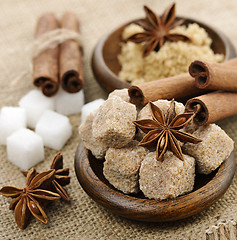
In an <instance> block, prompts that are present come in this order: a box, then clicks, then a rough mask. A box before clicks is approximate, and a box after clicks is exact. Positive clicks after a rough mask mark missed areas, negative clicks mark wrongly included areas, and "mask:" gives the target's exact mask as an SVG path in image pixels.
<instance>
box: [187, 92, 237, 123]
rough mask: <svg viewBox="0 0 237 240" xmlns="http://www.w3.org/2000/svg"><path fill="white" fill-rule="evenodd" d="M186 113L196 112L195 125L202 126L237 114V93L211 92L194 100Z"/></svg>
mask: <svg viewBox="0 0 237 240" xmlns="http://www.w3.org/2000/svg"><path fill="white" fill-rule="evenodd" d="M185 110H186V111H195V112H196V115H195V117H194V119H193V121H194V123H195V124H197V125H199V126H201V125H206V124H208V123H214V122H216V121H218V120H221V119H224V118H227V117H230V116H233V115H235V114H237V93H231V92H211V93H208V94H204V95H201V96H198V97H195V98H192V99H189V100H188V101H187V103H186V105H185Z"/></svg>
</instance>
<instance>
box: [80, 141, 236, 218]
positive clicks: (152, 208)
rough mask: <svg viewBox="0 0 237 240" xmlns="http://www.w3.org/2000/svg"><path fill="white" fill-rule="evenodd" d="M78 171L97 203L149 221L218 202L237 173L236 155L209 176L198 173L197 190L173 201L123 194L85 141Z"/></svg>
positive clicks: (186, 213)
mask: <svg viewBox="0 0 237 240" xmlns="http://www.w3.org/2000/svg"><path fill="white" fill-rule="evenodd" d="M75 171H76V175H77V178H78V181H79V183H80V184H81V186H82V188H83V189H84V191H85V192H86V193H87V194H88V195H89V196H90V197H91V198H92V199H93V200H94V201H96V202H97V203H99V204H101V205H102V206H104V207H105V208H107V209H109V210H110V211H112V212H113V213H116V214H118V215H120V216H123V217H125V218H128V219H132V220H137V221H146V222H166V221H174V220H179V219H183V218H187V217H190V216H192V215H195V214H197V213H199V212H201V211H203V210H204V209H206V208H208V207H209V206H211V205H212V204H213V203H215V202H216V201H217V200H218V199H219V198H220V197H221V196H222V195H223V194H224V193H225V192H226V190H227V189H228V187H229V185H230V184H231V181H232V179H233V177H234V173H235V159H234V154H233V153H231V155H230V156H229V157H228V158H227V159H226V160H225V161H224V162H223V163H222V164H221V166H220V167H219V168H218V169H217V170H216V171H214V172H212V173H211V174H209V175H198V174H197V175H196V178H195V186H194V190H193V191H192V192H191V193H188V194H185V195H183V196H179V197H177V198H175V199H172V200H164V201H157V200H151V199H147V198H145V197H144V196H143V194H142V193H138V194H130V195H127V194H124V193H122V192H121V191H119V190H116V189H115V188H114V187H113V186H112V185H111V184H109V182H108V181H107V180H106V179H105V177H104V175H103V161H102V160H98V159H96V158H95V157H94V156H93V155H92V154H91V152H90V151H88V150H87V149H85V147H84V144H83V143H80V144H79V145H78V148H77V151H76V154H75Z"/></svg>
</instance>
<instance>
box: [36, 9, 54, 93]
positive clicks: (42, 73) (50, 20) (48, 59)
mask: <svg viewBox="0 0 237 240" xmlns="http://www.w3.org/2000/svg"><path fill="white" fill-rule="evenodd" d="M58 27H59V23H58V21H57V19H56V17H55V16H54V14H52V13H47V14H44V15H43V16H42V17H40V18H39V20H38V23H37V26H36V32H35V38H39V37H40V36H41V35H43V34H45V33H47V32H49V31H52V30H54V29H57V28H58ZM58 53H59V47H58V46H51V47H50V48H48V49H47V50H45V51H43V52H42V53H40V54H39V55H38V56H37V57H35V58H34V60H33V65H34V69H33V83H34V85H35V86H37V87H40V88H41V90H42V92H43V94H44V95H46V96H48V97H50V96H52V95H54V94H55V93H56V92H57V90H58V85H59V83H58Z"/></svg>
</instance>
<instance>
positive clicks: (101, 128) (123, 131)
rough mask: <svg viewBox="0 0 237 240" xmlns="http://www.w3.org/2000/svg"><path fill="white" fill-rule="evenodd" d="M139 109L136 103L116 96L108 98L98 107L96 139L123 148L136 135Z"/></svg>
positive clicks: (93, 126)
mask: <svg viewBox="0 0 237 240" xmlns="http://www.w3.org/2000/svg"><path fill="white" fill-rule="evenodd" d="M136 117H137V110H136V107H135V105H133V104H131V103H127V102H125V101H123V100H122V99H121V98H120V97H117V96H114V97H113V98H109V99H107V100H106V101H105V102H104V103H103V104H102V105H101V106H100V107H99V109H98V113H97V114H96V116H95V118H94V121H93V124H92V134H93V137H95V139H96V140H98V141H100V142H101V143H103V144H104V145H105V146H107V147H115V148H121V147H123V146H125V145H127V144H128V143H129V142H131V141H132V140H133V138H134V136H135V131H136V128H135V125H134V124H133V121H135V120H136Z"/></svg>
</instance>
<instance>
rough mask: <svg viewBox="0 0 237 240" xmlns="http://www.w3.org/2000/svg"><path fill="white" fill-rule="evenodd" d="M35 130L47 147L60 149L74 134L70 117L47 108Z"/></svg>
mask: <svg viewBox="0 0 237 240" xmlns="http://www.w3.org/2000/svg"><path fill="white" fill-rule="evenodd" d="M35 132H36V133H37V134H39V135H40V136H41V137H42V138H43V141H44V145H45V146H46V147H49V148H52V149H55V150H60V149H61V148H62V147H63V145H64V144H65V143H66V141H67V140H68V139H69V138H70V136H71V135H72V126H71V124H70V122H69V119H68V117H66V116H64V115H62V114H59V113H57V112H54V111H51V110H46V111H45V112H44V114H43V115H42V117H41V118H40V120H39V121H38V123H37V125H36V128H35Z"/></svg>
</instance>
